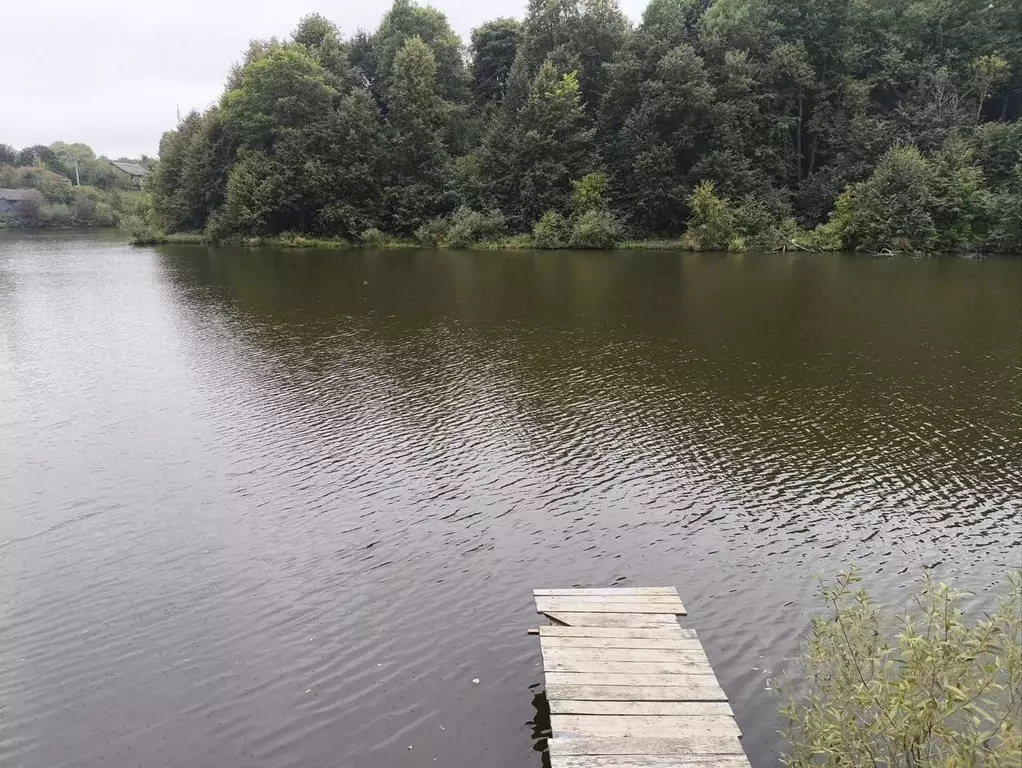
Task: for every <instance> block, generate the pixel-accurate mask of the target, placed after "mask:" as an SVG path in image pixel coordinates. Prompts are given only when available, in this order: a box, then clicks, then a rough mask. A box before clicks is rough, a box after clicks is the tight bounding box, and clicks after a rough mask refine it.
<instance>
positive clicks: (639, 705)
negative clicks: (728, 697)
mask: <svg viewBox="0 0 1022 768" xmlns="http://www.w3.org/2000/svg"><path fill="white" fill-rule="evenodd" d="M547 701H548V704H549V705H550V714H551V715H624V716H629V715H668V716H696V717H713V716H718V717H724V716H728V717H734V712H732V711H731V705H730V704H728V703H727V702H726V701H577V700H573V699H548V700H547Z"/></svg>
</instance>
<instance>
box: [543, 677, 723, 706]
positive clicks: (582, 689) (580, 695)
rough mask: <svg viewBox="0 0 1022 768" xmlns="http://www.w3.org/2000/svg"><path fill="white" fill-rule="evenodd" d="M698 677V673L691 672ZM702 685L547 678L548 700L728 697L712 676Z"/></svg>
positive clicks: (721, 698) (703, 699) (704, 698)
mask: <svg viewBox="0 0 1022 768" xmlns="http://www.w3.org/2000/svg"><path fill="white" fill-rule="evenodd" d="M693 677H698V675H693ZM707 677H708V680H707V683H706V684H705V685H675V686H667V685H649V686H639V685H575V684H571V683H551V682H550V681H549V680H547V682H546V696H547V700H548V701H549V700H553V699H566V700H571V701H727V696H726V695H724V690H723V689H722V688H721V687H720V684H718V683H716V682H715V681H714V680H713V678H712V676H707Z"/></svg>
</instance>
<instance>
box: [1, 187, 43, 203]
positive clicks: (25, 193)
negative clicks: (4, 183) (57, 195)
mask: <svg viewBox="0 0 1022 768" xmlns="http://www.w3.org/2000/svg"><path fill="white" fill-rule="evenodd" d="M35 194H38V193H37V192H36V191H35V190H34V189H0V200H9V201H10V202H12V203H16V202H20V201H21V200H28V199H29V198H30V197H33V196H34V195H35Z"/></svg>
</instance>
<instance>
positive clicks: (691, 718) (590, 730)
mask: <svg viewBox="0 0 1022 768" xmlns="http://www.w3.org/2000/svg"><path fill="white" fill-rule="evenodd" d="M550 727H551V730H552V731H553V733H554V734H555V735H556V734H558V733H565V734H568V733H571V734H575V735H577V736H580V737H581V736H634V737H639V736H664V735H665V734H669V733H678V734H690V733H698V734H709V733H712V734H714V735H717V736H733V737H734V738H736V739H738V738H741V735H742V733H741V731H739V730H738V725H737V724H736V723H735V719H734V718H733V717H731V716H730V715H656V716H650V715H631V716H620V717H618V716H612V717H608V716H607V715H551V716H550Z"/></svg>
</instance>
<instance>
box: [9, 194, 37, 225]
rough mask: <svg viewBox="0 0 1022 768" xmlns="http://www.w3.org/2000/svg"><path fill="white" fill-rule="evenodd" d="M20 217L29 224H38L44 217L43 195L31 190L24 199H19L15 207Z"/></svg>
mask: <svg viewBox="0 0 1022 768" xmlns="http://www.w3.org/2000/svg"><path fill="white" fill-rule="evenodd" d="M14 210H15V211H16V212H17V214H18V218H19V219H21V220H22V221H23V222H25V223H26V224H28V225H29V226H32V227H34V226H36V225H38V224H39V223H40V222H41V221H42V218H43V196H42V195H40V194H39V193H38V192H30V193H29V194H28V195H27V196H26V197H25V199H24V200H19V201H18V205H17V207H16V208H15V209H14Z"/></svg>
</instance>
